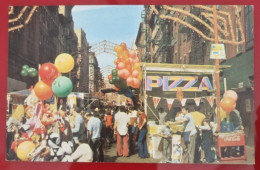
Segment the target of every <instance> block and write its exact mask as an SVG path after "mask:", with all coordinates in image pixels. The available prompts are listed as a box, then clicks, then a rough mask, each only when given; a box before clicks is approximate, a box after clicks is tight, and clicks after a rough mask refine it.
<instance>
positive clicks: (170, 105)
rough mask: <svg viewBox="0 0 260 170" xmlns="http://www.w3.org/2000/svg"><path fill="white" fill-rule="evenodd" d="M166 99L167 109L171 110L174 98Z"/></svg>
mask: <svg viewBox="0 0 260 170" xmlns="http://www.w3.org/2000/svg"><path fill="white" fill-rule="evenodd" d="M166 101H167V104H168V109H169V110H171V108H172V104H173V102H174V99H166Z"/></svg>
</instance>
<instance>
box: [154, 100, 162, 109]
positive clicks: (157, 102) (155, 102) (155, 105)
mask: <svg viewBox="0 0 260 170" xmlns="http://www.w3.org/2000/svg"><path fill="white" fill-rule="evenodd" d="M160 100H161V98H160V97H153V104H154V108H155V109H156V108H157V106H158V104H159V102H160Z"/></svg>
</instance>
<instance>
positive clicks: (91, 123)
mask: <svg viewBox="0 0 260 170" xmlns="http://www.w3.org/2000/svg"><path fill="white" fill-rule="evenodd" d="M84 117H86V119H87V120H88V124H87V130H88V141H89V142H88V143H89V145H90V147H91V149H92V151H93V154H94V156H93V162H99V161H100V148H99V147H100V146H101V141H100V137H101V136H100V133H101V128H102V123H101V121H100V119H99V118H98V113H97V112H94V115H92V114H91V113H89V112H87V113H86V114H85V116H84Z"/></svg>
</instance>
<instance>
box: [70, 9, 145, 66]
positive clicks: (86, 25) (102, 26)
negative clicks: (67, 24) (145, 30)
mask: <svg viewBox="0 0 260 170" xmlns="http://www.w3.org/2000/svg"><path fill="white" fill-rule="evenodd" d="M143 9H144V6H143V5H79V6H74V7H73V9H72V16H73V20H74V28H75V29H77V28H82V29H83V30H84V31H85V33H86V38H87V41H88V42H89V44H90V45H94V44H96V43H99V42H101V41H103V40H107V41H110V42H112V43H116V44H120V43H122V42H124V43H126V45H127V47H128V48H131V47H132V44H133V41H134V40H135V39H136V36H137V33H138V29H139V24H140V22H141V21H142V18H141V11H142V10H143ZM97 59H98V63H99V67H100V68H103V67H105V66H107V65H111V66H113V67H114V66H115V65H114V60H115V59H116V56H114V55H111V54H108V53H103V54H100V55H97Z"/></svg>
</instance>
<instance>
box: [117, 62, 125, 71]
mask: <svg viewBox="0 0 260 170" xmlns="http://www.w3.org/2000/svg"><path fill="white" fill-rule="evenodd" d="M117 68H118V70H121V69H123V68H125V64H124V63H123V62H119V63H118V65H117Z"/></svg>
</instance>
